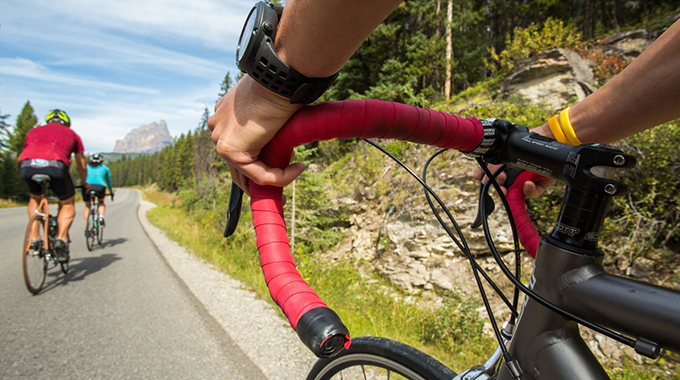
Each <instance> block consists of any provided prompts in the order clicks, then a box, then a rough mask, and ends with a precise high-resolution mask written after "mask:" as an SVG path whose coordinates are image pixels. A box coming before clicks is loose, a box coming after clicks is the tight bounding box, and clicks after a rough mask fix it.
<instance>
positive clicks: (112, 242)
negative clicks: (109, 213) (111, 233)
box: [99, 238, 128, 248]
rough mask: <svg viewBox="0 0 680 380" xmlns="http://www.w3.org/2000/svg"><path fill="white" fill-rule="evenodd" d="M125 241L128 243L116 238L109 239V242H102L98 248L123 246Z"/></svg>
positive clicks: (123, 239)
mask: <svg viewBox="0 0 680 380" xmlns="http://www.w3.org/2000/svg"><path fill="white" fill-rule="evenodd" d="M126 241H128V239H127V238H118V239H110V240H104V241H103V242H102V245H100V246H99V248H106V247H114V246H116V245H118V244H123V243H125V242H126Z"/></svg>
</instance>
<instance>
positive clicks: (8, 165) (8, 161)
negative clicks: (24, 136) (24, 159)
mask: <svg viewBox="0 0 680 380" xmlns="http://www.w3.org/2000/svg"><path fill="white" fill-rule="evenodd" d="M0 198H7V199H15V200H17V199H18V200H26V199H28V190H27V189H26V186H24V183H23V181H22V179H21V177H20V176H19V169H17V159H16V156H15V155H14V153H13V152H11V151H4V152H0Z"/></svg>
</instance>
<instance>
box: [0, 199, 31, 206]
mask: <svg viewBox="0 0 680 380" xmlns="http://www.w3.org/2000/svg"><path fill="white" fill-rule="evenodd" d="M26 205H27V203H26V202H16V201H13V200H11V199H2V198H0V208H10V207H21V206H26Z"/></svg>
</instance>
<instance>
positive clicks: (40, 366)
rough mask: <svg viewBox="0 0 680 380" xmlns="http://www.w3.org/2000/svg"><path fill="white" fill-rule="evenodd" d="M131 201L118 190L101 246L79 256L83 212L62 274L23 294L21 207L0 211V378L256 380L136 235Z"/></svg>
mask: <svg viewBox="0 0 680 380" xmlns="http://www.w3.org/2000/svg"><path fill="white" fill-rule="evenodd" d="M138 203H139V195H138V193H137V192H134V191H130V190H121V191H119V192H118V195H117V197H116V201H115V202H113V203H111V202H110V201H107V205H108V206H109V207H108V209H107V212H106V217H107V227H106V230H105V235H104V246H103V247H100V248H96V249H95V250H93V251H92V252H88V251H87V248H86V247H85V241H84V238H83V233H82V231H83V228H84V224H83V220H82V210H83V205H82V204H81V205H78V207H77V215H76V220H75V222H74V225H73V226H72V228H71V238H72V240H73V242H72V243H71V244H72V245H71V270H70V272H69V273H68V274H67V275H63V274H61V272H60V271H59V270H58V269H57V268H54V269H52V270H51V271H50V272H48V276H47V280H46V282H45V288H44V289H43V291H42V292H41V293H40V294H38V295H37V296H33V295H31V294H30V293H29V292H28V291H27V290H26V288H25V287H24V283H23V278H22V274H21V255H20V249H21V239H22V238H23V234H24V229H25V225H26V222H27V216H26V212H25V209H23V208H19V209H0V259H1V260H2V263H1V264H0V379H14V378H30V379H43V378H44V379H47V378H49V379H57V378H69V379H97V378H98V379H101V378H106V379H118V378H144V379H215V378H222V379H262V378H264V375H263V374H262V372H261V371H260V370H259V369H258V367H257V366H255V365H253V362H252V361H251V360H250V359H249V358H248V357H247V356H246V355H245V354H243V352H241V351H240V350H239V349H238V347H237V346H236V345H235V344H234V342H233V341H232V340H231V338H230V337H229V335H227V334H226V333H225V332H224V330H223V329H222V328H221V327H220V325H219V324H218V323H217V322H216V321H215V319H214V318H212V317H211V316H209V315H208V314H207V313H206V311H205V308H204V307H203V306H202V305H201V303H199V302H198V301H197V299H196V297H194V296H193V294H191V293H190V292H189V291H188V290H187V287H186V286H185V285H184V284H183V283H182V282H181V281H179V279H178V277H177V276H176V275H175V273H174V272H173V271H172V270H170V269H169V268H168V266H167V265H166V262H165V261H164V259H163V258H162V257H161V255H160V254H159V253H158V251H157V250H156V248H155V246H154V245H153V244H152V243H151V241H150V240H149V239H148V237H147V235H146V234H145V233H144V232H143V229H142V228H141V226H140V223H139V220H138V218H137V205H138Z"/></svg>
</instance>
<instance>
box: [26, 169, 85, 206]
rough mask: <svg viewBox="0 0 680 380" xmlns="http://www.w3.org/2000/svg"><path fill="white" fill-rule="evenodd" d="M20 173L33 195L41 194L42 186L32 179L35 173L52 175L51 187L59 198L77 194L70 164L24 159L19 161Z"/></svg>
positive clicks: (63, 199) (63, 198) (62, 198)
mask: <svg viewBox="0 0 680 380" xmlns="http://www.w3.org/2000/svg"><path fill="white" fill-rule="evenodd" d="M19 173H20V174H21V177H22V178H23V179H24V182H26V186H28V191H29V192H30V193H31V194H32V195H41V193H42V186H40V184H38V183H37V182H35V181H33V180H31V177H32V176H33V175H34V174H47V175H48V176H50V189H51V190H52V192H54V194H55V195H56V196H57V198H59V200H62V201H65V200H67V199H69V198H71V197H72V196H74V195H76V190H75V187H74V186H73V180H72V179H71V174H70V173H69V172H68V165H66V164H65V163H63V162H61V161H57V160H36V159H29V160H22V161H21V162H19Z"/></svg>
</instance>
